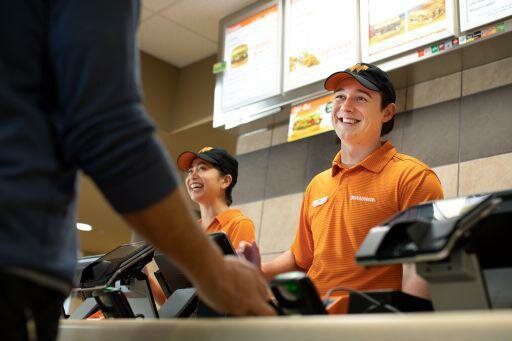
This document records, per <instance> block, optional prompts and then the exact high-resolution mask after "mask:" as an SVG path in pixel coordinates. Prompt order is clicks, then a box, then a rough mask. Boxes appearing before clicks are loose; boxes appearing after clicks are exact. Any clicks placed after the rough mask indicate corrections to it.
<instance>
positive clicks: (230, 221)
mask: <svg viewBox="0 0 512 341" xmlns="http://www.w3.org/2000/svg"><path fill="white" fill-rule="evenodd" d="M177 164H178V168H179V169H180V170H182V171H184V172H187V177H186V179H185V185H186V188H187V192H188V194H189V196H190V198H191V199H192V200H193V201H194V202H196V203H197V204H198V205H199V210H200V212H201V218H200V221H199V222H200V224H201V226H202V227H203V228H204V229H205V232H206V233H213V232H224V233H226V234H227V236H228V237H229V240H230V241H231V244H232V245H233V248H234V249H235V250H236V249H237V248H238V245H239V243H240V242H241V241H246V242H249V243H252V242H254V241H255V239H256V238H255V234H254V224H253V222H252V220H251V219H249V218H247V217H246V216H245V215H243V213H242V212H241V211H240V210H238V209H232V208H230V207H229V206H230V205H231V203H232V196H231V192H232V190H233V187H234V186H235V184H236V181H237V178H238V161H237V160H236V159H235V158H234V157H233V156H231V155H230V154H229V153H228V152H227V151H225V150H224V149H221V148H212V147H205V148H203V149H201V150H200V151H198V152H197V153H194V152H191V151H186V152H183V153H181V154H180V156H178V160H177ZM150 285H151V289H152V291H153V294H154V297H155V300H156V301H157V302H158V303H159V304H160V305H161V304H163V303H164V302H165V300H166V298H165V295H164V293H163V291H162V289H161V288H160V286H159V285H158V284H157V281H156V280H155V279H153V277H152V276H151V277H150Z"/></svg>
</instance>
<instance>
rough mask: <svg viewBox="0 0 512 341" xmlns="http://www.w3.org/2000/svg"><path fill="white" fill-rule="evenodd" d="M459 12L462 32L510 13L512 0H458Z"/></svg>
mask: <svg viewBox="0 0 512 341" xmlns="http://www.w3.org/2000/svg"><path fill="white" fill-rule="evenodd" d="M459 12H460V28H461V30H462V31H463V32H464V31H467V30H470V29H473V28H475V27H478V26H482V25H485V24H488V23H490V22H492V21H495V20H499V19H503V18H505V17H508V16H510V15H512V0H459Z"/></svg>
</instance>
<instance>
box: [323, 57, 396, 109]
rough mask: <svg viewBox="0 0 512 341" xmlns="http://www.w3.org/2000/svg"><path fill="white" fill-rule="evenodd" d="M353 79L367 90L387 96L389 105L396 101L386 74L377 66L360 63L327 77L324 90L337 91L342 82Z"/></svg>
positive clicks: (393, 88)
mask: <svg viewBox="0 0 512 341" xmlns="http://www.w3.org/2000/svg"><path fill="white" fill-rule="evenodd" d="M349 77H352V78H354V79H355V80H356V81H358V82H359V83H360V84H361V85H362V86H364V87H365V88H367V89H370V90H374V91H380V92H382V93H383V94H384V96H386V98H387V100H388V101H389V103H394V102H395V100H396V93H395V87H394V86H393V83H392V82H391V80H390V79H389V76H388V74H387V73H386V72H384V71H382V70H381V69H380V68H378V67H377V66H375V65H372V64H366V63H358V64H356V65H354V66H352V67H349V68H348V69H346V70H345V71H338V72H335V73H333V74H332V75H330V76H329V77H327V79H326V80H325V83H324V88H325V89H326V90H329V91H336V90H338V88H339V85H340V83H341V81H342V80H344V79H346V78H349Z"/></svg>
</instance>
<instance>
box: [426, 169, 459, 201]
mask: <svg viewBox="0 0 512 341" xmlns="http://www.w3.org/2000/svg"><path fill="white" fill-rule="evenodd" d="M432 170H433V171H434V172H435V173H436V174H437V176H438V177H439V180H440V181H441V185H442V186H443V193H444V197H445V198H454V197H456V196H457V184H458V178H459V174H458V172H459V170H458V164H456V163H455V164H451V165H445V166H439V167H435V168H432Z"/></svg>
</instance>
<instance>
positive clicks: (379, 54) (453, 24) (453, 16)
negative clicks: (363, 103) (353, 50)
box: [360, 0, 458, 63]
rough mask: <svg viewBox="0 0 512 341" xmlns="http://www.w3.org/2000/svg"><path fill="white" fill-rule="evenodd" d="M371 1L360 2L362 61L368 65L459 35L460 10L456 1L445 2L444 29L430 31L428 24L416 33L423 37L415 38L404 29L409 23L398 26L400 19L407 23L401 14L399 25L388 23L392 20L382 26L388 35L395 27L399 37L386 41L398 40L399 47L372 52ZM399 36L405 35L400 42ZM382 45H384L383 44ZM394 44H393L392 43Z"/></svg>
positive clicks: (363, 0)
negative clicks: (369, 15) (370, 33)
mask: <svg viewBox="0 0 512 341" xmlns="http://www.w3.org/2000/svg"><path fill="white" fill-rule="evenodd" d="M369 1H370V0H360V32H361V34H360V42H361V57H362V61H363V62H367V63H374V62H376V61H382V60H384V59H387V58H392V57H398V56H399V55H400V54H401V53H404V52H407V51H410V50H413V49H415V48H418V47H420V46H424V45H428V44H430V43H433V42H435V41H438V40H441V39H445V38H449V37H452V36H457V35H458V34H457V33H458V30H457V26H458V25H457V24H458V13H457V12H458V11H457V10H458V8H457V6H456V2H455V0H445V7H444V11H445V14H444V16H445V24H444V25H443V29H442V30H440V31H438V30H437V29H436V30H433V29H432V30H430V31H429V28H428V25H430V24H426V25H422V26H421V27H420V29H421V31H416V33H417V32H421V34H422V35H421V36H419V37H415V36H414V34H413V33H415V32H413V33H409V32H408V31H407V30H406V28H405V27H404V26H405V25H408V23H407V22H406V23H404V22H402V23H401V24H399V26H397V25H398V22H399V20H398V18H400V19H401V20H400V21H406V20H405V19H404V18H402V17H401V16H400V15H399V14H397V16H396V17H397V19H396V21H397V25H394V23H392V22H388V21H391V19H390V20H387V21H386V22H385V25H384V24H382V25H381V26H382V27H383V28H382V29H381V30H379V32H380V31H382V30H385V33H387V32H388V31H390V30H392V28H393V27H395V28H394V30H395V31H396V32H397V35H396V36H395V37H393V36H391V37H389V38H385V39H395V40H396V43H397V45H395V46H393V45H391V46H390V47H387V48H385V49H384V48H383V49H382V50H380V51H373V52H372V51H371V48H370V38H369V32H370V24H369V19H368V13H369ZM432 28H436V27H432ZM375 30H376V28H375V27H373V31H375ZM385 33H381V34H382V35H381V36H384V34H385ZM398 34H403V36H402V38H401V39H402V40H400V39H399V38H398ZM381 40H382V41H383V40H384V39H382V38H381ZM381 44H382V43H381ZM390 44H392V43H390Z"/></svg>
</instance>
